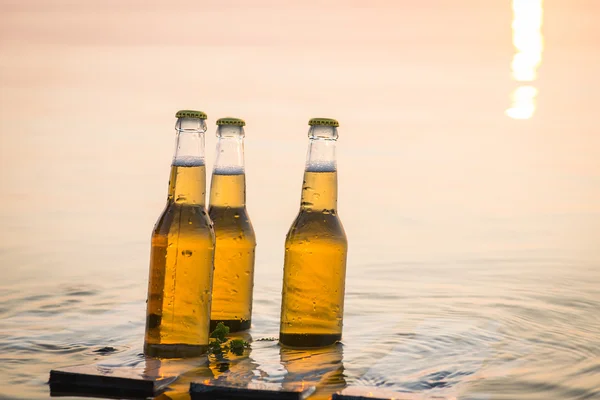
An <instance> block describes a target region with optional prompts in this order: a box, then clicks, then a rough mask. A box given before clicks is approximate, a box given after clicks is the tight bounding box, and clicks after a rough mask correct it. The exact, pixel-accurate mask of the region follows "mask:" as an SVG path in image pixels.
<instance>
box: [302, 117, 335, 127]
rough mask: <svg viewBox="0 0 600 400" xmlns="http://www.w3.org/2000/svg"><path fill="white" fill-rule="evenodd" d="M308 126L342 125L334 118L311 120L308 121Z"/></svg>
mask: <svg viewBox="0 0 600 400" xmlns="http://www.w3.org/2000/svg"><path fill="white" fill-rule="evenodd" d="M308 125H310V126H315V125H326V126H335V127H338V126H340V123H339V122H338V121H337V120H335V119H333V118H311V119H310V121H308Z"/></svg>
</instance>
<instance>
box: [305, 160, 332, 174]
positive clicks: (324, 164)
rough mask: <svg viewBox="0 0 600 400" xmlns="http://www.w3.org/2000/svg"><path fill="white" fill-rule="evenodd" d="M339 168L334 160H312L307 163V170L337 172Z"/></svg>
mask: <svg viewBox="0 0 600 400" xmlns="http://www.w3.org/2000/svg"><path fill="white" fill-rule="evenodd" d="M336 170H337V168H336V166H335V162H334V161H321V162H315V161H312V162H310V163H308V164H306V171H307V172H335V171H336Z"/></svg>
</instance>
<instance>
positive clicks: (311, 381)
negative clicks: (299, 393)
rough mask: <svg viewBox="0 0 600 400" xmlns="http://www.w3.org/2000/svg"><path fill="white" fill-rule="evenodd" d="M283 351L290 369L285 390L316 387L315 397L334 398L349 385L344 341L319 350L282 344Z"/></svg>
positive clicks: (281, 350)
mask: <svg viewBox="0 0 600 400" xmlns="http://www.w3.org/2000/svg"><path fill="white" fill-rule="evenodd" d="M279 354H280V360H281V365H283V367H284V368H285V370H286V375H285V377H284V378H283V384H282V387H283V389H287V390H294V389H296V388H298V385H299V384H301V385H305V386H306V385H310V386H315V387H316V389H317V390H316V392H315V393H314V394H313V395H312V396H311V397H310V398H311V399H330V398H331V395H332V394H333V393H335V392H338V391H341V390H342V389H344V388H345V387H346V377H345V375H344V364H343V346H342V344H341V343H336V344H335V345H333V346H326V347H321V348H318V349H292V348H286V347H282V348H281V349H280V353H279Z"/></svg>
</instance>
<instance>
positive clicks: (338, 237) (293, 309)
mask: <svg viewBox="0 0 600 400" xmlns="http://www.w3.org/2000/svg"><path fill="white" fill-rule="evenodd" d="M309 125H310V130H309V132H308V137H309V138H310V144H309V147H308V156H307V160H306V169H305V171H304V182H303V185H302V200H301V203H300V212H299V213H298V216H297V217H296V220H295V221H294V222H293V224H292V226H291V228H290V230H289V231H288V234H287V237H286V241H285V261H284V272H283V291H282V303H281V325H280V332H279V341H280V343H281V344H282V345H284V346H289V347H321V346H328V345H331V344H334V343H336V342H337V341H339V340H340V339H341V337H342V318H343V312H344V286H345V277H346V254H347V250H348V242H347V239H346V233H345V232H344V228H343V226H342V223H341V221H340V218H339V217H338V215H337V167H336V160H335V146H336V140H337V138H338V132H337V127H338V126H339V124H338V122H337V121H336V120H334V119H329V118H313V119H311V120H310V121H309Z"/></svg>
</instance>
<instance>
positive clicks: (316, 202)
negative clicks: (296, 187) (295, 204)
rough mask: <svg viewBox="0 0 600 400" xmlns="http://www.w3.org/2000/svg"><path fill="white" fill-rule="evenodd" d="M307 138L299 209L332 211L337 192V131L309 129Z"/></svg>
mask: <svg viewBox="0 0 600 400" xmlns="http://www.w3.org/2000/svg"><path fill="white" fill-rule="evenodd" d="M309 137H310V143H309V146H308V154H307V157H306V168H305V171H304V182H303V185H302V199H301V203H300V208H301V209H305V210H308V211H312V210H315V211H323V210H329V211H331V212H335V210H337V190H338V188H337V165H336V159H335V148H336V139H337V130H336V128H334V127H330V126H321V125H318V126H313V127H311V130H310V131H309Z"/></svg>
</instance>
